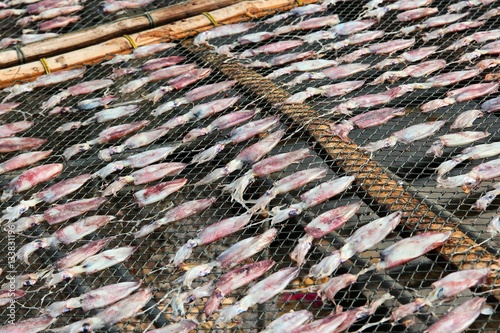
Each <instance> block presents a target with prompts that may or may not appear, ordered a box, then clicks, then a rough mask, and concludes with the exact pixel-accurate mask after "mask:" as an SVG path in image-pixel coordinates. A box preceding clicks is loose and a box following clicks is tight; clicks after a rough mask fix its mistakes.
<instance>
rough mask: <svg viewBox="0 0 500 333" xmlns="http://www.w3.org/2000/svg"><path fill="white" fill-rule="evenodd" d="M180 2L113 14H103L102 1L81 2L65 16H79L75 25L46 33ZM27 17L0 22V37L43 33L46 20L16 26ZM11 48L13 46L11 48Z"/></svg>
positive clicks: (167, 0)
mask: <svg viewBox="0 0 500 333" xmlns="http://www.w3.org/2000/svg"><path fill="white" fill-rule="evenodd" d="M180 2H181V1H171V0H164V1H159V0H157V1H152V2H150V3H149V4H147V5H146V6H144V7H140V8H133V9H132V8H130V9H125V10H120V11H117V12H114V13H104V12H103V5H104V3H103V2H102V1H93V0H90V1H85V2H84V1H82V3H81V5H82V6H83V7H84V8H83V10H81V11H78V12H75V13H72V14H69V15H67V16H75V15H76V16H80V17H81V19H80V20H78V21H77V22H75V23H71V24H69V25H67V26H65V27H62V28H56V29H53V30H50V31H48V32H51V33H57V34H66V33H70V32H75V31H80V30H83V29H87V28H91V27H95V26H98V25H102V24H105V23H110V22H114V21H116V20H119V19H124V18H130V17H134V16H140V15H144V14H145V13H147V12H149V11H152V10H155V9H159V8H162V7H166V6H171V5H173V4H177V3H180ZM28 5H29V4H19V5H14V6H11V7H9V8H8V9H16V10H25V9H26V7H27V6H28ZM27 16H29V14H28V13H24V14H22V15H12V16H8V17H6V18H3V19H2V20H0V36H2V38H4V37H10V38H20V37H21V35H22V34H23V33H30V34H31V33H43V32H41V31H39V30H38V29H39V28H38V25H39V24H40V23H42V22H45V21H48V20H37V21H35V22H31V23H29V24H27V25H26V26H20V25H16V22H17V21H18V20H19V19H22V18H25V17H27ZM11 47H13V46H11Z"/></svg>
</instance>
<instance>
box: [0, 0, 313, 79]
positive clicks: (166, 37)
mask: <svg viewBox="0 0 500 333" xmlns="http://www.w3.org/2000/svg"><path fill="white" fill-rule="evenodd" d="M317 1H318V0H302V2H303V3H304V4H309V3H314V2H317ZM295 6H296V3H295V1H294V0H257V1H244V2H241V3H238V4H235V5H231V6H229V7H226V8H221V9H217V10H214V11H211V12H210V14H211V15H212V17H214V18H215V19H216V20H217V22H220V23H222V24H231V23H237V22H241V21H246V20H249V19H250V18H255V17H262V16H265V15H269V14H272V13H274V12H276V11H278V10H287V9H290V8H293V7H295ZM212 27H213V25H212V23H211V22H210V20H209V19H208V18H206V17H205V16H204V15H197V16H194V17H190V18H187V19H183V20H181V21H178V22H175V23H171V24H167V25H164V26H161V27H158V28H154V29H150V30H147V31H144V32H140V33H135V34H132V35H130V37H131V38H132V39H133V40H134V41H135V43H136V44H137V46H143V45H148V44H154V43H159V42H162V41H172V40H177V39H182V38H185V37H186V36H193V35H195V34H197V33H198V32H202V31H205V30H208V29H210V28H212ZM130 51H131V46H130V44H129V42H128V41H127V40H126V39H125V38H122V37H119V38H114V39H111V40H109V41H106V42H103V43H100V44H96V45H92V46H88V47H85V48H83V49H79V50H75V51H72V52H68V53H65V54H60V55H58V56H54V57H50V58H47V59H45V60H46V62H47V65H48V67H49V68H50V70H51V71H53V72H54V71H58V70H61V69H68V68H73V67H78V66H81V65H85V64H95V63H97V62H99V61H101V60H103V59H104V58H105V57H107V56H110V55H115V54H118V53H128V52H130ZM44 73H45V70H44V67H43V66H42V64H41V63H40V62H38V61H36V62H31V63H28V64H24V65H20V66H15V67H11V68H7V69H2V70H0V88H3V87H6V86H9V85H11V84H13V83H15V82H19V81H28V80H33V79H35V78H36V77H37V76H40V75H42V74H44Z"/></svg>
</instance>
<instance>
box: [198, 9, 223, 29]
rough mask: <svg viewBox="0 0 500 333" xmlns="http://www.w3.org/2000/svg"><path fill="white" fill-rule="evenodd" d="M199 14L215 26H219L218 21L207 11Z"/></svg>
mask: <svg viewBox="0 0 500 333" xmlns="http://www.w3.org/2000/svg"><path fill="white" fill-rule="evenodd" d="M201 15H203V16H205V17H206V18H207V19H208V20H209V21H210V22H211V23H212V24H213V25H214V26H215V27H218V26H220V24H219V22H217V20H216V19H215V18H214V17H213V16H212V14H210V13H208V12H203V13H201Z"/></svg>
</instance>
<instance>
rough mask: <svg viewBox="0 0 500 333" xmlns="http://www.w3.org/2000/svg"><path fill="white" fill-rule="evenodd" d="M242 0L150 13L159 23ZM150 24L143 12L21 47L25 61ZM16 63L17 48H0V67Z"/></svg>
mask: <svg viewBox="0 0 500 333" xmlns="http://www.w3.org/2000/svg"><path fill="white" fill-rule="evenodd" d="M241 1H243V0H203V1H202V0H198V1H196V0H195V1H189V2H184V3H180V4H176V5H172V6H168V7H165V8H161V9H157V10H152V11H151V12H149V14H150V15H151V18H152V19H153V20H154V22H155V25H156V26H160V25H164V24H167V23H171V22H175V21H178V20H181V19H184V18H187V17H191V16H194V15H198V14H200V13H203V12H208V11H212V10H216V9H219V8H224V7H227V6H229V5H232V4H235V3H238V2H241ZM149 27H150V22H149V20H148V18H147V17H146V16H145V15H140V16H135V17H132V18H127V19H121V20H118V21H115V22H111V23H106V24H103V25H99V26H96V27H92V28H89V29H84V30H80V31H76V32H72V33H68V34H65V35H62V36H60V37H56V38H51V39H48V40H45V41H41V42H37V43H33V44H28V45H26V46H22V47H20V48H19V49H20V50H21V51H22V52H23V53H24V55H25V57H26V61H32V60H35V59H40V58H43V57H48V56H52V55H55V54H61V53H64V52H68V51H71V50H74V49H76V48H82V47H85V46H89V45H93V44H96V43H100V42H104V41H106V40H108V39H110V38H115V37H119V36H123V35H124V34H132V33H135V32H139V31H142V30H144V29H148V28H149ZM17 64H19V58H18V54H17V52H16V51H15V50H6V51H3V52H0V68H6V67H9V66H14V65H17Z"/></svg>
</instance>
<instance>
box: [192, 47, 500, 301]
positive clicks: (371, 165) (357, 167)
mask: <svg viewBox="0 0 500 333" xmlns="http://www.w3.org/2000/svg"><path fill="white" fill-rule="evenodd" d="M183 46H185V47H186V48H187V49H188V50H190V51H191V52H193V53H197V54H198V55H199V58H200V59H201V61H203V62H205V63H206V64H207V65H209V66H210V67H212V68H218V69H219V70H220V71H221V72H222V73H224V74H226V75H227V76H228V77H230V78H231V79H233V80H237V81H238V83H239V84H241V85H242V86H244V87H246V88H247V89H248V90H249V91H251V92H253V93H255V94H256V95H257V96H259V97H262V98H263V99H264V100H266V101H267V102H268V103H269V104H271V105H276V104H278V103H282V102H283V101H284V100H285V99H287V98H288V97H290V94H289V93H288V92H287V91H286V90H284V89H282V88H281V87H280V86H278V85H277V84H275V83H274V82H272V81H271V80H268V79H265V78H264V77H263V76H262V75H260V74H258V73H257V72H255V71H253V70H251V69H249V68H246V67H244V66H242V65H241V64H240V63H237V62H235V61H229V59H228V58H227V57H226V56H224V55H220V54H215V53H212V52H207V50H206V48H202V47H195V46H194V45H193V44H192V43H190V42H189V41H186V42H185V43H183ZM279 110H280V112H281V113H283V114H285V115H286V116H287V117H289V119H290V120H292V121H293V122H294V123H295V124H297V125H298V126H300V127H301V128H303V129H304V131H307V132H309V134H310V135H311V136H312V137H313V138H314V139H315V140H316V141H317V142H318V143H319V144H320V146H321V147H322V148H323V149H325V151H326V152H327V153H328V154H329V155H330V157H331V158H332V159H333V161H334V162H333V163H335V165H336V166H337V167H339V168H340V169H341V170H343V171H344V172H345V173H347V174H350V175H354V176H355V178H356V183H357V184H359V186H360V188H361V189H362V190H363V191H364V193H366V195H367V196H368V197H369V198H370V199H371V200H372V203H373V205H377V206H380V207H383V208H384V211H387V212H395V211H399V210H400V211H402V212H403V218H402V221H401V224H402V225H403V227H404V228H405V229H407V230H409V231H411V232H417V233H420V232H425V231H451V232H452V236H451V237H450V239H449V240H448V242H446V243H445V244H444V245H443V246H442V247H441V248H439V249H438V252H439V254H440V256H441V257H443V258H444V259H446V260H448V261H450V262H451V263H452V264H453V265H455V267H457V269H459V270H464V269H471V268H485V267H489V268H490V269H491V271H490V275H489V279H488V283H489V284H491V285H495V284H497V283H498V279H499V270H500V265H499V264H498V260H497V258H495V256H494V255H492V254H491V253H489V252H488V251H487V250H486V249H485V248H484V247H482V246H478V245H477V243H476V242H475V241H474V240H472V239H471V238H470V237H469V236H467V235H466V234H464V233H463V232H462V231H460V230H459V229H458V226H457V225H456V224H454V223H450V222H449V221H448V220H447V219H445V218H443V217H441V216H438V215H437V214H435V213H434V212H433V211H432V209H431V208H430V207H429V206H428V205H427V204H425V203H424V202H421V201H420V200H419V199H417V198H416V197H415V196H414V195H413V194H412V193H410V192H408V191H406V190H405V189H404V188H403V187H402V186H401V185H400V184H399V183H398V182H397V181H396V180H395V179H393V177H391V175H390V174H388V173H387V172H386V171H385V169H384V168H383V167H381V166H379V165H378V164H377V162H375V161H373V160H371V159H370V157H369V155H368V154H366V153H364V152H361V151H360V150H359V149H358V146H357V145H356V144H354V143H346V142H344V141H342V140H340V139H339V138H338V137H337V136H333V135H332V134H331V132H330V125H332V124H333V122H332V121H329V120H325V119H322V118H321V117H320V114H319V113H318V112H317V111H316V110H314V109H313V108H312V107H310V106H308V105H307V104H300V105H298V104H295V105H286V104H285V105H282V106H281V107H280V109H279ZM491 294H492V296H494V297H495V298H497V299H498V300H500V292H499V291H498V290H496V291H492V292H491Z"/></svg>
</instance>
